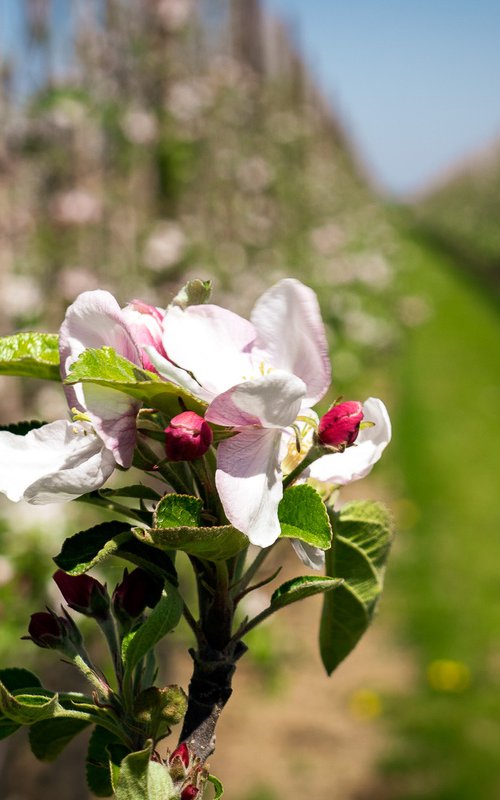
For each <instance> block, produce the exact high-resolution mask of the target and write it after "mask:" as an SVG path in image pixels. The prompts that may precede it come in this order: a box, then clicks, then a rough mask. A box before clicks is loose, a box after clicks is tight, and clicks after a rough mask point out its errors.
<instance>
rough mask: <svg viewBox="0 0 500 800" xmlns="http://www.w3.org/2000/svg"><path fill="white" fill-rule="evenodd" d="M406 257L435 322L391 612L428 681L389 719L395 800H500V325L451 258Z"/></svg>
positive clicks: (412, 443)
mask: <svg viewBox="0 0 500 800" xmlns="http://www.w3.org/2000/svg"><path fill="white" fill-rule="evenodd" d="M402 258H403V261H404V263H405V264H406V277H405V282H406V289H407V291H408V293H413V292H419V293H423V295H424V296H425V297H426V298H427V299H428V301H429V302H430V304H431V307H432V317H431V319H430V320H429V322H428V323H427V324H426V325H424V326H422V327H420V328H417V329H415V330H413V331H412V332H411V334H410V335H409V338H408V341H407V342H406V345H405V347H404V348H403V350H402V352H401V355H400V357H398V358H397V359H396V360H395V362H394V366H393V369H394V373H393V375H392V377H393V380H394V385H395V387H396V391H397V394H398V402H397V412H396V416H395V420H394V423H395V424H394V428H395V430H394V443H393V446H392V447H393V456H392V458H393V462H394V463H397V465H398V468H399V469H401V470H402V473H403V478H404V483H405V487H406V494H407V497H408V498H410V499H411V500H412V502H413V503H415V504H416V506H417V521H416V524H415V525H414V526H413V528H412V529H411V530H409V531H407V532H405V533H403V534H402V537H403V540H402V542H401V547H400V553H399V557H398V558H396V559H395V564H393V569H392V574H391V581H390V584H392V589H389V595H390V596H389V598H387V599H386V602H388V603H394V605H395V607H396V608H397V612H398V614H399V617H400V620H402V621H403V622H402V628H403V635H404V636H405V637H406V638H407V639H408V641H409V642H410V644H411V645H412V646H413V649H414V652H415V653H416V657H417V660H418V662H419V676H420V681H419V685H418V686H417V688H416V690H415V692H414V694H411V695H409V696H407V697H406V698H403V699H401V698H397V699H395V701H394V713H392V714H391V715H390V716H391V718H392V719H394V720H395V721H396V722H395V724H396V726H397V730H396V742H397V745H396V749H395V751H394V752H392V753H391V756H390V758H388V759H387V760H386V763H385V768H386V771H387V777H388V779H389V780H388V791H389V792H390V793H389V795H388V796H390V797H391V798H398V799H399V800H412V799H413V798H415V799H416V798H426V800H452V799H453V800H472V799H473V798H474V800H491V798H493V797H500V769H499V764H500V755H499V754H500V678H499V677H498V673H499V671H500V498H499V492H498V487H499V478H500V352H499V351H500V346H499V345H500V316H499V314H498V310H497V308H496V307H495V305H494V302H492V301H491V299H490V296H489V295H488V294H486V293H485V292H483V291H482V290H481V288H480V287H479V286H477V285H475V284H474V283H471V282H467V281H465V279H464V278H463V277H462V276H461V274H460V273H459V272H458V271H456V270H454V266H453V264H452V263H450V262H448V261H446V260H445V259H444V258H443V256H442V255H438V254H437V253H436V252H433V251H432V250H430V249H428V248H425V247H424V246H423V245H420V244H419V243H418V242H411V241H407V242H406V244H405V246H404V248H403V253H402ZM391 595H392V596H391ZM436 659H451V660H453V661H455V662H458V663H459V667H458V669H462V670H464V669H468V670H469V671H470V682H469V685H468V686H464V687H457V689H459V688H461V690H460V691H445V688H444V687H442V688H441V690H440V689H439V688H434V689H432V688H431V687H430V686H429V684H428V681H427V678H426V674H427V669H428V665H429V664H430V663H431V662H433V661H434V660H436ZM460 664H463V665H465V667H460Z"/></svg>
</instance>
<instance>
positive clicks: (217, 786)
mask: <svg viewBox="0 0 500 800" xmlns="http://www.w3.org/2000/svg"><path fill="white" fill-rule="evenodd" d="M207 781H208V782H209V783H211V784H212V786H213V787H214V800H219V798H221V797H222V795H223V794H224V787H223V785H222V783H221V781H220V780H219V779H218V778H216V777H215V775H209V776H208V777H207Z"/></svg>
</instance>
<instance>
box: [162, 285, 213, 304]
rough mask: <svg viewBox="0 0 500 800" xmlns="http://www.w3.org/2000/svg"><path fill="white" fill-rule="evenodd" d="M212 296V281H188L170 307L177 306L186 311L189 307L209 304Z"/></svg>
mask: <svg viewBox="0 0 500 800" xmlns="http://www.w3.org/2000/svg"><path fill="white" fill-rule="evenodd" d="M211 294H212V283H211V281H202V280H200V279H199V278H196V279H195V280H193V281H188V282H187V283H186V284H185V286H183V287H182V289H181V290H180V292H178V293H177V294H176V295H175V297H174V299H173V300H172V302H171V303H170V305H171V306H177V308H181V309H182V310H183V311H184V309H185V308H187V307H188V306H199V305H202V304H203V303H208V301H209V300H210V295H211Z"/></svg>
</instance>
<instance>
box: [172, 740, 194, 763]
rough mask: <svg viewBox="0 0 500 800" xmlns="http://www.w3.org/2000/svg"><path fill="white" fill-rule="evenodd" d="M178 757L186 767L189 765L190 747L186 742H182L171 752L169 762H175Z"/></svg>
mask: <svg viewBox="0 0 500 800" xmlns="http://www.w3.org/2000/svg"><path fill="white" fill-rule="evenodd" d="M176 759H179V760H180V761H181V762H182V764H184V766H185V768H186V769H187V768H188V767H189V761H190V758H189V749H188V746H187V744H186V743H185V742H182V744H180V745H179V746H178V747H176V748H175V750H174V751H173V752H172V753H170V758H169V759H168V763H169V764H173V763H174V761H175V760H176Z"/></svg>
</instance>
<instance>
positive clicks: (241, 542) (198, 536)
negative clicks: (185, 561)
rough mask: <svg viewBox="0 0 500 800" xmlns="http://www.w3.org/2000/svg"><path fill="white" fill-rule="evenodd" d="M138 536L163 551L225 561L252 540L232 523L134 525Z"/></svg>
mask: <svg viewBox="0 0 500 800" xmlns="http://www.w3.org/2000/svg"><path fill="white" fill-rule="evenodd" d="M132 532H133V533H134V534H135V536H137V538H138V539H139V540H140V541H142V542H145V543H147V544H149V545H154V546H155V547H158V548H160V549H161V550H167V551H168V550H182V551H183V552H184V553H188V555H191V556H197V557H198V558H204V559H206V560H207V561H225V560H226V559H227V558H232V557H233V556H235V555H236V554H237V553H239V552H240V551H241V550H244V549H245V547H248V539H247V537H246V536H245V534H243V533H241V532H240V531H237V530H236V528H233V527H231V525H223V526H221V527H213V528H193V527H180V528H151V529H149V530H144V529H143V528H134V529H133V531H132Z"/></svg>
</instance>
